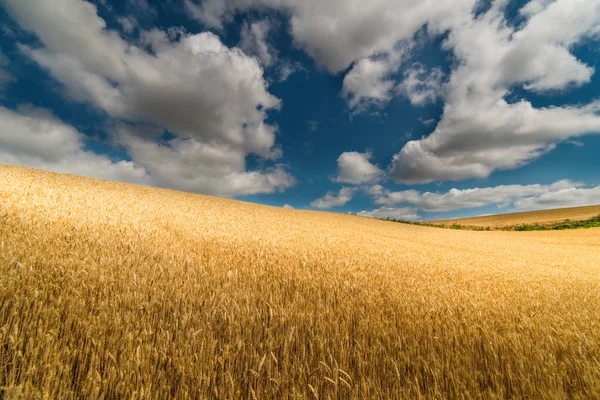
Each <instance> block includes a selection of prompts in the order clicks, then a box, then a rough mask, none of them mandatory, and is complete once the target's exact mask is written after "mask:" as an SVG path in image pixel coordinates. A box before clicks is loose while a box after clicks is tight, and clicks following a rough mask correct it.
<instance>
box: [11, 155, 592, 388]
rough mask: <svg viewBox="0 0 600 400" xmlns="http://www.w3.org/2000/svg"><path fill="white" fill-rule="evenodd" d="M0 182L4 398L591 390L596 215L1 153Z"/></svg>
mask: <svg viewBox="0 0 600 400" xmlns="http://www.w3.org/2000/svg"><path fill="white" fill-rule="evenodd" d="M0 182H1V184H0V386H1V387H3V388H4V389H3V390H4V393H5V395H7V396H5V397H8V398H12V397H10V396H13V397H14V398H20V397H18V396H22V398H25V399H35V398H57V399H58V398H60V399H71V398H82V399H98V398H136V399H138V398H140V399H141V398H143V399H166V398H200V399H203V398H207V399H259V398H260V399H272V398H284V399H285V398H289V399H291V398H296V399H300V398H312V399H316V398H319V399H328V398H333V399H334V398H340V399H347V398H356V399H385V398H394V399H395V398H406V399H416V398H485V399H490V398H523V397H528V398H545V399H567V398H599V397H600V327H599V326H598V325H599V324H600V229H598V228H592V229H586V230H570V231H558V232H554V231H552V232H499V231H494V232H474V231H455V230H445V229H436V228H428V227H421V226H412V225H405V224H394V223H389V222H385V221H378V220H374V219H368V218H361V217H356V216H349V215H342V214H333V213H322V212H311V211H297V210H287V209H280V208H274V207H266V206H261V205H255V204H249V203H243V202H237V201H232V200H223V199H218V198H213V197H207V196H198V195H192V194H186V193H179V192H174V191H168V190H158V189H152V188H148V187H140V186H134V185H127V184H121V183H112V182H105V181H99V180H91V179H86V178H81V177H74V176H68V175H58V174H53V173H48V172H41V171H36V170H32V169H25V168H15V167H6V166H0ZM0 397H2V396H0Z"/></svg>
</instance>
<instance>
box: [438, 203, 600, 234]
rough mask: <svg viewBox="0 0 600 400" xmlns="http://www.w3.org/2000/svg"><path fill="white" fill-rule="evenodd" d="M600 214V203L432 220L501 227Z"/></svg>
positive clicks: (545, 222) (581, 219)
mask: <svg viewBox="0 0 600 400" xmlns="http://www.w3.org/2000/svg"><path fill="white" fill-rule="evenodd" d="M599 214H600V205H597V206H585V207H571V208H558V209H555V210H541V211H527V212H519V213H510V214H498V215H486V216H484V217H473V218H457V219H449V220H439V221H431V223H434V224H447V225H452V224H459V225H464V226H478V227H487V226H489V227H491V228H500V227H503V226H514V225H520V224H541V225H543V224H548V223H552V222H561V221H564V220H566V219H570V220H572V221H583V220H586V219H589V218H592V217H595V216H597V215H599Z"/></svg>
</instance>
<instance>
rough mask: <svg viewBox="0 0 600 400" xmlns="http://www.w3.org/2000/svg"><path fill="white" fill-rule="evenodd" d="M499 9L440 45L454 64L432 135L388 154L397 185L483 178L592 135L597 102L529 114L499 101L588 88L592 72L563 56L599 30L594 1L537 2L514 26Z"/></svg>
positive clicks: (470, 21) (596, 128)
mask: <svg viewBox="0 0 600 400" xmlns="http://www.w3.org/2000/svg"><path fill="white" fill-rule="evenodd" d="M505 3H506V2H496V3H494V4H493V5H492V7H491V9H490V10H489V11H487V12H486V13H485V14H483V15H481V16H479V17H477V18H473V17H472V16H470V17H469V18H467V19H464V20H463V21H462V22H461V23H460V24H456V25H455V26H453V27H452V29H451V30H450V33H449V36H448V38H447V40H446V42H445V44H444V46H445V47H446V48H447V49H452V50H453V51H454V54H455V56H456V57H457V59H458V60H459V62H460V63H459V66H458V67H457V68H456V69H455V70H454V71H453V72H452V74H451V76H450V78H449V82H448V84H447V86H446V90H447V91H446V94H445V101H446V102H445V106H444V114H443V116H442V120H441V121H440V122H439V124H438V125H437V127H436V129H435V130H434V132H433V133H432V134H431V135H429V136H428V137H426V138H424V139H421V140H418V141H410V142H408V143H407V144H406V145H405V146H404V148H403V149H402V150H401V151H400V152H399V153H398V154H396V155H395V156H394V157H393V160H392V163H391V166H390V167H391V168H390V169H391V175H392V176H393V177H394V178H395V179H396V180H397V181H399V182H404V183H426V182H432V181H436V180H460V179H466V178H472V177H476V178H483V177H487V176H489V175H490V174H491V173H492V172H493V171H495V170H502V169H511V168H516V167H520V166H522V165H524V164H527V163H529V162H530V161H532V160H534V159H536V158H538V157H539V156H541V155H542V154H544V153H546V152H548V151H550V150H552V149H553V148H554V146H555V143H556V142H559V141H562V140H565V139H567V138H572V137H577V136H581V135H584V134H587V133H599V132H600V102H598V101H596V102H592V103H590V104H585V105H572V106H563V107H545V108H536V107H534V106H533V105H532V104H531V103H530V102H528V101H526V100H520V101H517V102H513V103H509V102H507V101H506V99H505V98H506V96H507V95H509V94H510V93H511V88H513V87H515V86H521V87H523V88H524V89H526V90H529V91H535V92H544V91H548V90H565V89H568V88H569V87H571V86H577V85H582V84H585V83H588V82H589V81H590V78H591V76H592V73H593V71H594V70H593V68H592V67H590V66H587V65H585V64H583V63H582V62H581V61H579V60H578V59H577V58H576V57H575V56H574V55H573V54H571V53H570V49H571V48H572V46H573V45H574V44H576V43H578V42H580V41H581V40H583V39H585V38H586V37H590V36H591V35H593V34H594V32H598V29H599V28H600V4H599V3H598V2H595V1H586V0H575V1H571V0H558V1H555V2H543V1H536V2H535V4H533V5H530V6H528V7H527V8H526V9H525V11H523V12H522V13H523V14H524V15H526V16H528V18H529V19H528V20H527V22H526V23H525V24H524V25H523V26H522V27H518V28H514V27H511V26H509V25H508V24H507V23H506V20H505V18H504V9H503V6H504V5H505ZM434 28H435V25H433V26H432V29H434Z"/></svg>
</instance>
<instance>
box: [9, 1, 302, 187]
mask: <svg viewBox="0 0 600 400" xmlns="http://www.w3.org/2000/svg"><path fill="white" fill-rule="evenodd" d="M2 3H3V4H4V6H5V8H6V9H7V11H8V13H9V14H10V15H11V16H12V17H13V18H14V19H15V21H16V22H17V23H19V24H20V25H21V26H22V27H23V28H24V29H27V30H29V31H31V32H34V33H35V34H36V35H37V36H38V37H39V39H40V40H41V42H42V43H43V46H42V47H39V48H38V47H30V46H21V49H22V51H23V53H24V54H26V55H28V56H29V57H31V58H32V59H33V60H35V61H36V62H37V63H39V64H40V65H41V66H43V67H44V68H46V69H47V70H48V71H49V72H50V73H51V74H52V76H53V77H54V78H55V79H57V80H58V81H60V82H61V83H62V84H63V85H64V87H65V90H66V92H67V94H68V95H69V96H70V97H72V98H73V99H75V100H77V101H81V102H87V103H89V104H92V105H94V106H96V107H98V108H99V109H101V110H103V111H105V112H106V113H107V114H108V115H110V116H111V117H113V118H115V119H121V120H125V121H129V122H133V123H135V124H146V125H148V124H149V125H153V126H155V127H159V128H161V129H166V130H168V131H169V132H171V133H173V134H174V135H175V136H176V137H175V139H173V140H170V141H168V142H166V143H158V142H157V141H156V140H157V137H156V135H155V133H154V130H149V131H148V132H146V133H144V132H140V131H139V130H138V131H136V133H135V134H132V133H131V132H127V129H119V130H118V131H117V134H116V135H115V138H116V140H117V141H118V143H120V144H121V145H123V146H124V147H125V148H126V149H127V151H128V152H129V154H130V155H131V156H132V158H133V159H134V160H135V161H136V162H138V163H139V164H140V165H143V166H144V167H145V168H146V169H147V170H148V171H149V172H150V174H151V175H152V178H153V181H154V182H156V183H157V184H159V185H161V186H165V187H170V188H175V189H182V190H189V191H195V192H202V193H209V194H217V195H224V196H235V195H244V194H255V193H272V192H274V191H279V190H284V189H285V188H287V187H289V186H291V185H292V184H293V183H294V179H293V177H292V176H291V175H289V174H288V173H287V172H285V170H284V169H283V167H281V166H277V165H276V166H274V167H271V168H265V169H261V170H257V171H247V170H246V166H245V158H246V156H247V155H248V154H256V155H258V156H260V157H262V158H263V159H265V160H275V159H277V158H278V157H280V156H281V149H280V148H279V147H278V146H276V143H275V133H276V127H275V126H273V125H270V124H268V123H267V122H265V120H266V118H267V112H268V111H269V110H277V109H279V107H280V106H281V102H280V100H279V99H277V98H276V97H274V96H273V95H271V94H270V93H269V92H268V87H267V83H266V81H265V80H264V78H263V71H262V68H261V66H260V65H259V63H258V62H257V61H256V59H254V58H252V57H249V56H247V55H246V54H244V53H243V52H242V51H241V50H240V49H238V48H228V47H227V46H225V45H224V44H223V43H221V41H220V40H219V38H218V37H217V36H215V35H214V34H212V33H208V32H204V33H200V34H196V35H191V34H188V33H186V32H185V31H183V30H182V29H170V30H169V31H167V32H163V31H160V30H157V29H154V30H151V31H144V32H141V34H140V39H139V40H140V43H141V44H143V45H144V46H145V47H147V48H150V49H151V53H149V52H147V51H146V50H144V49H143V48H142V47H138V46H137V45H134V44H132V43H129V42H127V41H125V40H123V39H122V38H121V37H120V36H119V35H118V33H117V32H114V31H111V30H108V29H106V24H105V22H104V20H102V19H101V18H100V17H99V16H98V15H97V10H96V7H95V6H94V5H93V4H91V3H88V2H86V1H75V0H56V1H53V2H52V3H49V2H45V1H20V0H2ZM149 132H151V133H149ZM210 160H212V161H214V162H215V164H210ZM212 166H214V168H212Z"/></svg>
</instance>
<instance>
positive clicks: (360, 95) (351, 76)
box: [342, 44, 410, 112]
mask: <svg viewBox="0 0 600 400" xmlns="http://www.w3.org/2000/svg"><path fill="white" fill-rule="evenodd" d="M409 51H410V45H408V44H405V45H404V46H396V47H395V49H394V50H393V51H391V52H389V53H386V54H384V55H381V56H378V57H370V58H363V59H361V60H359V61H358V62H357V63H355V64H354V65H353V67H352V69H351V70H350V71H349V72H348V73H347V74H346V76H345V77H344V83H343V87H342V95H343V96H344V97H345V98H346V100H347V101H348V104H349V105H350V108H353V109H355V112H362V111H365V110H366V109H367V108H368V107H370V106H379V107H381V106H384V105H385V104H386V103H387V102H389V101H390V99H391V98H392V97H393V95H394V91H393V89H394V86H395V85H396V84H395V82H394V80H393V78H392V76H391V75H392V74H393V73H394V72H396V71H397V70H398V69H399V68H400V65H401V64H402V62H403V58H404V57H405V56H406V54H407V53H408V52H409Z"/></svg>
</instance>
